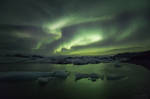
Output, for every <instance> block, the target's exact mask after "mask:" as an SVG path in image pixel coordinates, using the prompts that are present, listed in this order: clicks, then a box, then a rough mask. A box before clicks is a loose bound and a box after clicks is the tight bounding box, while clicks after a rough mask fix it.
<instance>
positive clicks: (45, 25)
mask: <svg viewBox="0 0 150 99" xmlns="http://www.w3.org/2000/svg"><path fill="white" fill-rule="evenodd" d="M16 1H17V2H18V4H19V5H17V6H16V4H15V3H11V4H10V3H7V2H2V3H1V4H3V5H4V6H5V7H8V8H7V9H8V11H6V8H5V7H3V6H2V7H1V10H0V11H1V15H2V16H1V18H0V22H1V24H11V25H21V26H24V25H27V26H34V27H40V28H35V29H34V28H32V29H30V28H29V29H28V30H26V29H24V30H22V29H20V28H17V29H16V28H15V29H6V31H5V32H4V33H2V32H3V31H2V32H1V35H0V36H1V37H3V38H2V39H1V41H2V42H1V43H0V45H1V46H0V48H1V49H3V50H6V49H7V50H8V51H13V52H19V51H23V52H25V53H39V54H44V55H110V54H116V53H122V52H135V51H145V50H149V49H150V45H149V42H150V33H149V25H150V24H149V22H148V20H149V13H148V11H149V9H150V8H149V1H148V0H142V1H141V0H105V1H103V0H95V1H91V0H87V1H84V0H83V1H80V0H62V1H60V0H55V1H53V0H52V1H48V0H43V1H40V0H37V2H36V3H35V1H34V0H30V1H29V0H26V1H24V0H23V1H22V2H20V1H18V0H16ZM29 3H30V5H29ZM10 5H11V6H10ZM23 5H25V6H26V7H25V6H23ZM18 9H20V10H18ZM8 12H13V13H8ZM22 12H24V13H22ZM18 14H20V15H18ZM25 15H26V16H25ZM10 16H12V17H10ZM38 29H39V30H38ZM8 37H9V40H6V38H8ZM18 46H19V47H18ZM13 48H14V49H13ZM16 49H17V50H16Z"/></svg>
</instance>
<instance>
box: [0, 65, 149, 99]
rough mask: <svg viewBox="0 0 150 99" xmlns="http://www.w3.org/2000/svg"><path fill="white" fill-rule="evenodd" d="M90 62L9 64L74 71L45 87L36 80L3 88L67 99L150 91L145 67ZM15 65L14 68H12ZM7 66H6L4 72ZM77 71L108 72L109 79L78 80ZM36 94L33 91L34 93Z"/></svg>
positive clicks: (8, 92)
mask: <svg viewBox="0 0 150 99" xmlns="http://www.w3.org/2000/svg"><path fill="white" fill-rule="evenodd" d="M120 65H121V66H120V67H116V66H115V65H114V63H103V64H88V65H82V66H79V65H72V64H68V65H60V64H59V65H56V64H55V65H54V64H53V65H52V64H15V65H14V66H11V65H6V67H7V68H8V67H9V71H42V72H50V71H55V70H66V71H68V72H69V73H70V74H69V76H68V77H67V79H65V80H60V79H56V80H53V81H50V82H49V83H48V84H47V85H45V86H40V85H39V83H37V82H36V81H34V82H22V83H11V84H10V83H9V84H8V83H1V85H0V87H1V89H0V91H1V92H2V93H3V94H1V95H2V96H5V97H19V96H20V97H21V98H24V97H26V96H28V97H34V98H44V97H47V98H48V97H49V98H52V97H54V98H53V99H55V98H65V99H84V98H86V99H113V98H118V99H126V98H131V99H132V98H133V97H134V96H135V95H136V94H141V95H143V94H149V89H150V86H149V83H150V79H149V76H150V72H149V71H148V70H146V69H145V68H143V67H140V66H136V65H133V64H125V63H120ZM10 66H11V67H10ZM4 70H6V69H4V68H3V70H1V71H4ZM76 73H84V74H90V73H96V74H99V75H104V76H105V79H104V80H102V79H98V80H97V81H96V82H92V81H91V80H89V79H88V78H85V79H80V80H78V81H75V74H76ZM112 75H116V76H120V75H124V76H126V77H127V78H126V79H121V80H108V79H107V77H108V76H112ZM31 93H32V94H31Z"/></svg>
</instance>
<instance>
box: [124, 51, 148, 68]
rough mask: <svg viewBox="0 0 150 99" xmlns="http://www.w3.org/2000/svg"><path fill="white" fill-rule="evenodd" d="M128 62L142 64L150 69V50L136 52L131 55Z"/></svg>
mask: <svg viewBox="0 0 150 99" xmlns="http://www.w3.org/2000/svg"><path fill="white" fill-rule="evenodd" d="M125 62H128V63H132V64H136V65H142V66H144V67H145V68H147V69H150V51H147V52H141V53H135V54H134V55H133V56H132V57H130V58H129V59H128V60H127V61H125Z"/></svg>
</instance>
